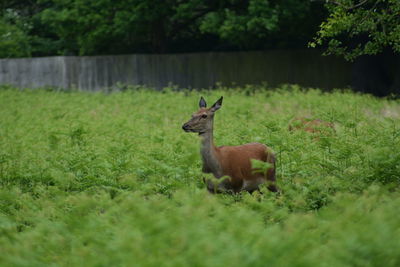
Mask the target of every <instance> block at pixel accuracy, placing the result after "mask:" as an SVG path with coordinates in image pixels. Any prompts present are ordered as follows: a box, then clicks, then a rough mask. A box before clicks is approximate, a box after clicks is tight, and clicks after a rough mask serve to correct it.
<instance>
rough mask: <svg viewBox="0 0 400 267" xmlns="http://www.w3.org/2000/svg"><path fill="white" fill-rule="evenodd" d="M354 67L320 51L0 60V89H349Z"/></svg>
mask: <svg viewBox="0 0 400 267" xmlns="http://www.w3.org/2000/svg"><path fill="white" fill-rule="evenodd" d="M352 79H353V78H352V65H351V64H350V63H347V62H345V61H344V60H342V59H339V58H335V57H322V56H321V55H320V52H319V51H317V50H288V51H286V50H271V51H262V52H226V53H193V54H166V55H118V56H93V57H43V58H22V59H0V84H12V85H15V86H18V87H33V88H35V87H43V86H54V87H61V88H79V89H82V90H98V89H102V88H107V87H113V86H114V85H115V84H116V83H118V82H119V83H122V84H129V85H147V86H151V87H155V88H162V87H165V86H167V85H168V84H171V83H172V84H174V85H178V86H179V87H184V88H209V87H212V86H214V85H215V83H217V82H221V83H222V84H224V85H231V84H232V83H235V84H237V85H245V84H257V83H261V82H267V83H268V84H269V85H271V86H276V85H279V84H282V83H297V84H300V85H303V86H311V87H319V88H326V89H331V88H343V87H346V86H350V85H351V83H352Z"/></svg>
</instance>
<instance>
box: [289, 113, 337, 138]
mask: <svg viewBox="0 0 400 267" xmlns="http://www.w3.org/2000/svg"><path fill="white" fill-rule="evenodd" d="M288 129H289V131H293V130H303V131H306V132H309V133H315V134H325V135H326V134H330V133H332V132H335V126H334V124H333V123H330V122H327V121H323V120H320V119H310V118H304V117H297V118H294V119H292V120H291V121H290V123H289V127H288Z"/></svg>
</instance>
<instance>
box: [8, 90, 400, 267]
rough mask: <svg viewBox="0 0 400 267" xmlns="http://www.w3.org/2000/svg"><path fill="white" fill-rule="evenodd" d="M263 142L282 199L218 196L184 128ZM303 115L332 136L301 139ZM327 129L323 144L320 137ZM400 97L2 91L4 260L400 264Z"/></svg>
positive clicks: (228, 139) (226, 139)
mask: <svg viewBox="0 0 400 267" xmlns="http://www.w3.org/2000/svg"><path fill="white" fill-rule="evenodd" d="M201 95H202V96H204V97H205V98H206V100H207V101H209V102H210V103H211V102H214V101H215V100H217V99H218V98H219V97H220V96H221V95H223V96H224V103H223V106H222V108H221V109H220V110H219V111H218V113H217V114H216V115H215V116H216V117H215V124H214V129H215V132H214V137H215V142H216V144H217V145H239V144H243V143H248V142H260V143H264V144H267V145H268V146H270V147H271V148H272V149H273V150H274V151H275V154H276V157H277V179H278V185H279V187H280V188H281V192H280V193H279V194H275V193H272V192H269V191H268V190H267V189H266V188H265V187H262V188H261V191H260V192H254V193H253V194H249V193H247V192H242V193H240V194H210V193H208V192H207V190H206V189H205V185H204V184H203V181H202V180H203V177H204V174H202V173H201V159H200V154H199V140H198V137H197V136H196V134H190V133H185V132H184V131H183V130H182V129H181V126H182V124H183V123H184V122H185V121H187V120H188V119H189V118H190V116H191V114H192V113H193V112H194V111H196V110H197V108H198V100H199V97H200V96H201ZM295 116H306V117H310V118H318V119H322V120H325V121H328V122H332V123H334V125H335V130H336V131H335V132H334V133H332V132H330V133H326V134H325V133H323V134H318V133H317V134H311V133H307V132H304V131H301V130H298V131H289V130H288V124H289V123H290V121H291V119H292V118H294V117H295ZM316 135H318V136H316ZM399 184H400V102H399V100H390V99H383V98H381V99H379V98H375V97H373V96H370V95H362V94H356V93H352V92H350V91H343V90H335V91H332V92H329V93H324V92H321V91H320V90H317V89H303V88H300V87H298V86H282V87H280V88H274V89H271V88H268V90H267V89H266V88H262V87H250V86H248V87H245V88H223V87H221V88H218V89H216V90H203V91H189V90H182V91H177V90H174V88H166V89H165V90H163V91H152V90H146V89H145V88H136V87H132V88H129V89H128V90H126V91H123V92H112V93H101V92H100V93H90V92H77V91H75V92H74V91H72V92H62V91H54V90H45V89H42V90H29V89H26V90H17V89H15V88H11V87H7V86H2V87H1V88H0V252H1V253H0V265H1V266H160V265H161V266H400V242H399V240H400V212H399V207H400V191H399Z"/></svg>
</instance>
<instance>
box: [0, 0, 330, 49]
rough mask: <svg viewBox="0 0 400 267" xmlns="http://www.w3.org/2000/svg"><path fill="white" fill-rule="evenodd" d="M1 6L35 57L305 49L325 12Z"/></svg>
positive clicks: (263, 3)
mask: <svg viewBox="0 0 400 267" xmlns="http://www.w3.org/2000/svg"><path fill="white" fill-rule="evenodd" d="M0 7H1V8H2V9H1V10H8V11H10V12H11V13H13V14H16V16H14V18H13V19H12V20H9V21H8V24H9V25H14V26H17V27H18V28H19V29H20V30H21V31H22V32H23V33H24V34H25V35H26V36H28V37H29V38H28V41H29V45H30V49H31V50H30V51H31V54H32V55H33V56H44V55H98V54H126V53H141V52H146V53H148V52H150V53H164V52H192V51H213V50H249V49H266V48H289V47H304V46H305V45H306V44H307V42H308V41H309V39H310V38H311V37H312V36H313V35H314V33H315V31H316V30H317V27H318V25H319V24H320V22H321V20H322V17H323V15H324V12H323V10H322V7H323V6H322V5H321V4H319V3H312V2H309V1H304V0H286V1H278V0H246V1H243V0H163V1H159V0H119V1H113V0H30V1H23V0H3V1H2V2H1V4H0ZM1 10H0V15H1V16H2V17H4V14H5V13H4V12H2V11H1ZM315 11H316V12H315ZM315 14H317V15H315ZM18 25H25V26H24V27H19V26H18Z"/></svg>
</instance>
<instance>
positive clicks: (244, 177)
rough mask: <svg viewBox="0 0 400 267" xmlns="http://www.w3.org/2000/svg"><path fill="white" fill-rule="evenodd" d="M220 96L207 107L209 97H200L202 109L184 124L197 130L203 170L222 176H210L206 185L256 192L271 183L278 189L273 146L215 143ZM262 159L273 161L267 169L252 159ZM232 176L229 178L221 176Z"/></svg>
mask: <svg viewBox="0 0 400 267" xmlns="http://www.w3.org/2000/svg"><path fill="white" fill-rule="evenodd" d="M222 99H223V97H222V96H221V98H220V99H218V101H217V102H215V104H214V105H212V107H211V108H207V104H206V101H205V100H204V98H203V97H201V98H200V102H199V107H200V109H199V110H198V111H197V112H195V113H194V114H193V115H192V118H191V119H190V120H189V121H188V122H186V123H185V124H183V126H182V129H183V130H184V131H186V132H195V133H198V134H199V137H200V139H201V149H200V154H201V158H202V161H203V170H202V171H203V172H204V173H212V174H213V175H214V177H215V178H217V179H220V180H219V181H218V183H214V182H213V181H211V180H210V179H208V180H207V181H206V182H207V188H208V190H209V191H210V192H215V191H216V192H225V191H233V192H235V193H236V192H239V191H242V190H245V191H249V192H253V191H254V190H258V189H259V188H258V186H259V185H260V184H262V183H265V182H267V183H268V186H267V187H268V189H269V190H270V191H273V192H277V191H278V189H277V187H276V185H275V156H274V154H273V153H272V152H271V151H270V149H269V148H268V147H267V146H266V145H264V144H260V143H249V144H245V145H240V146H220V147H216V146H215V145H214V139H213V124H214V114H215V112H216V111H217V110H218V109H220V108H221V105H222ZM252 159H255V160H260V161H263V162H268V163H270V164H271V165H272V167H270V168H269V169H268V170H267V171H266V172H265V173H262V172H260V170H259V169H255V168H253V167H252V164H251V160H252ZM226 176H228V177H229V179H221V178H223V177H224V178H226Z"/></svg>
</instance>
